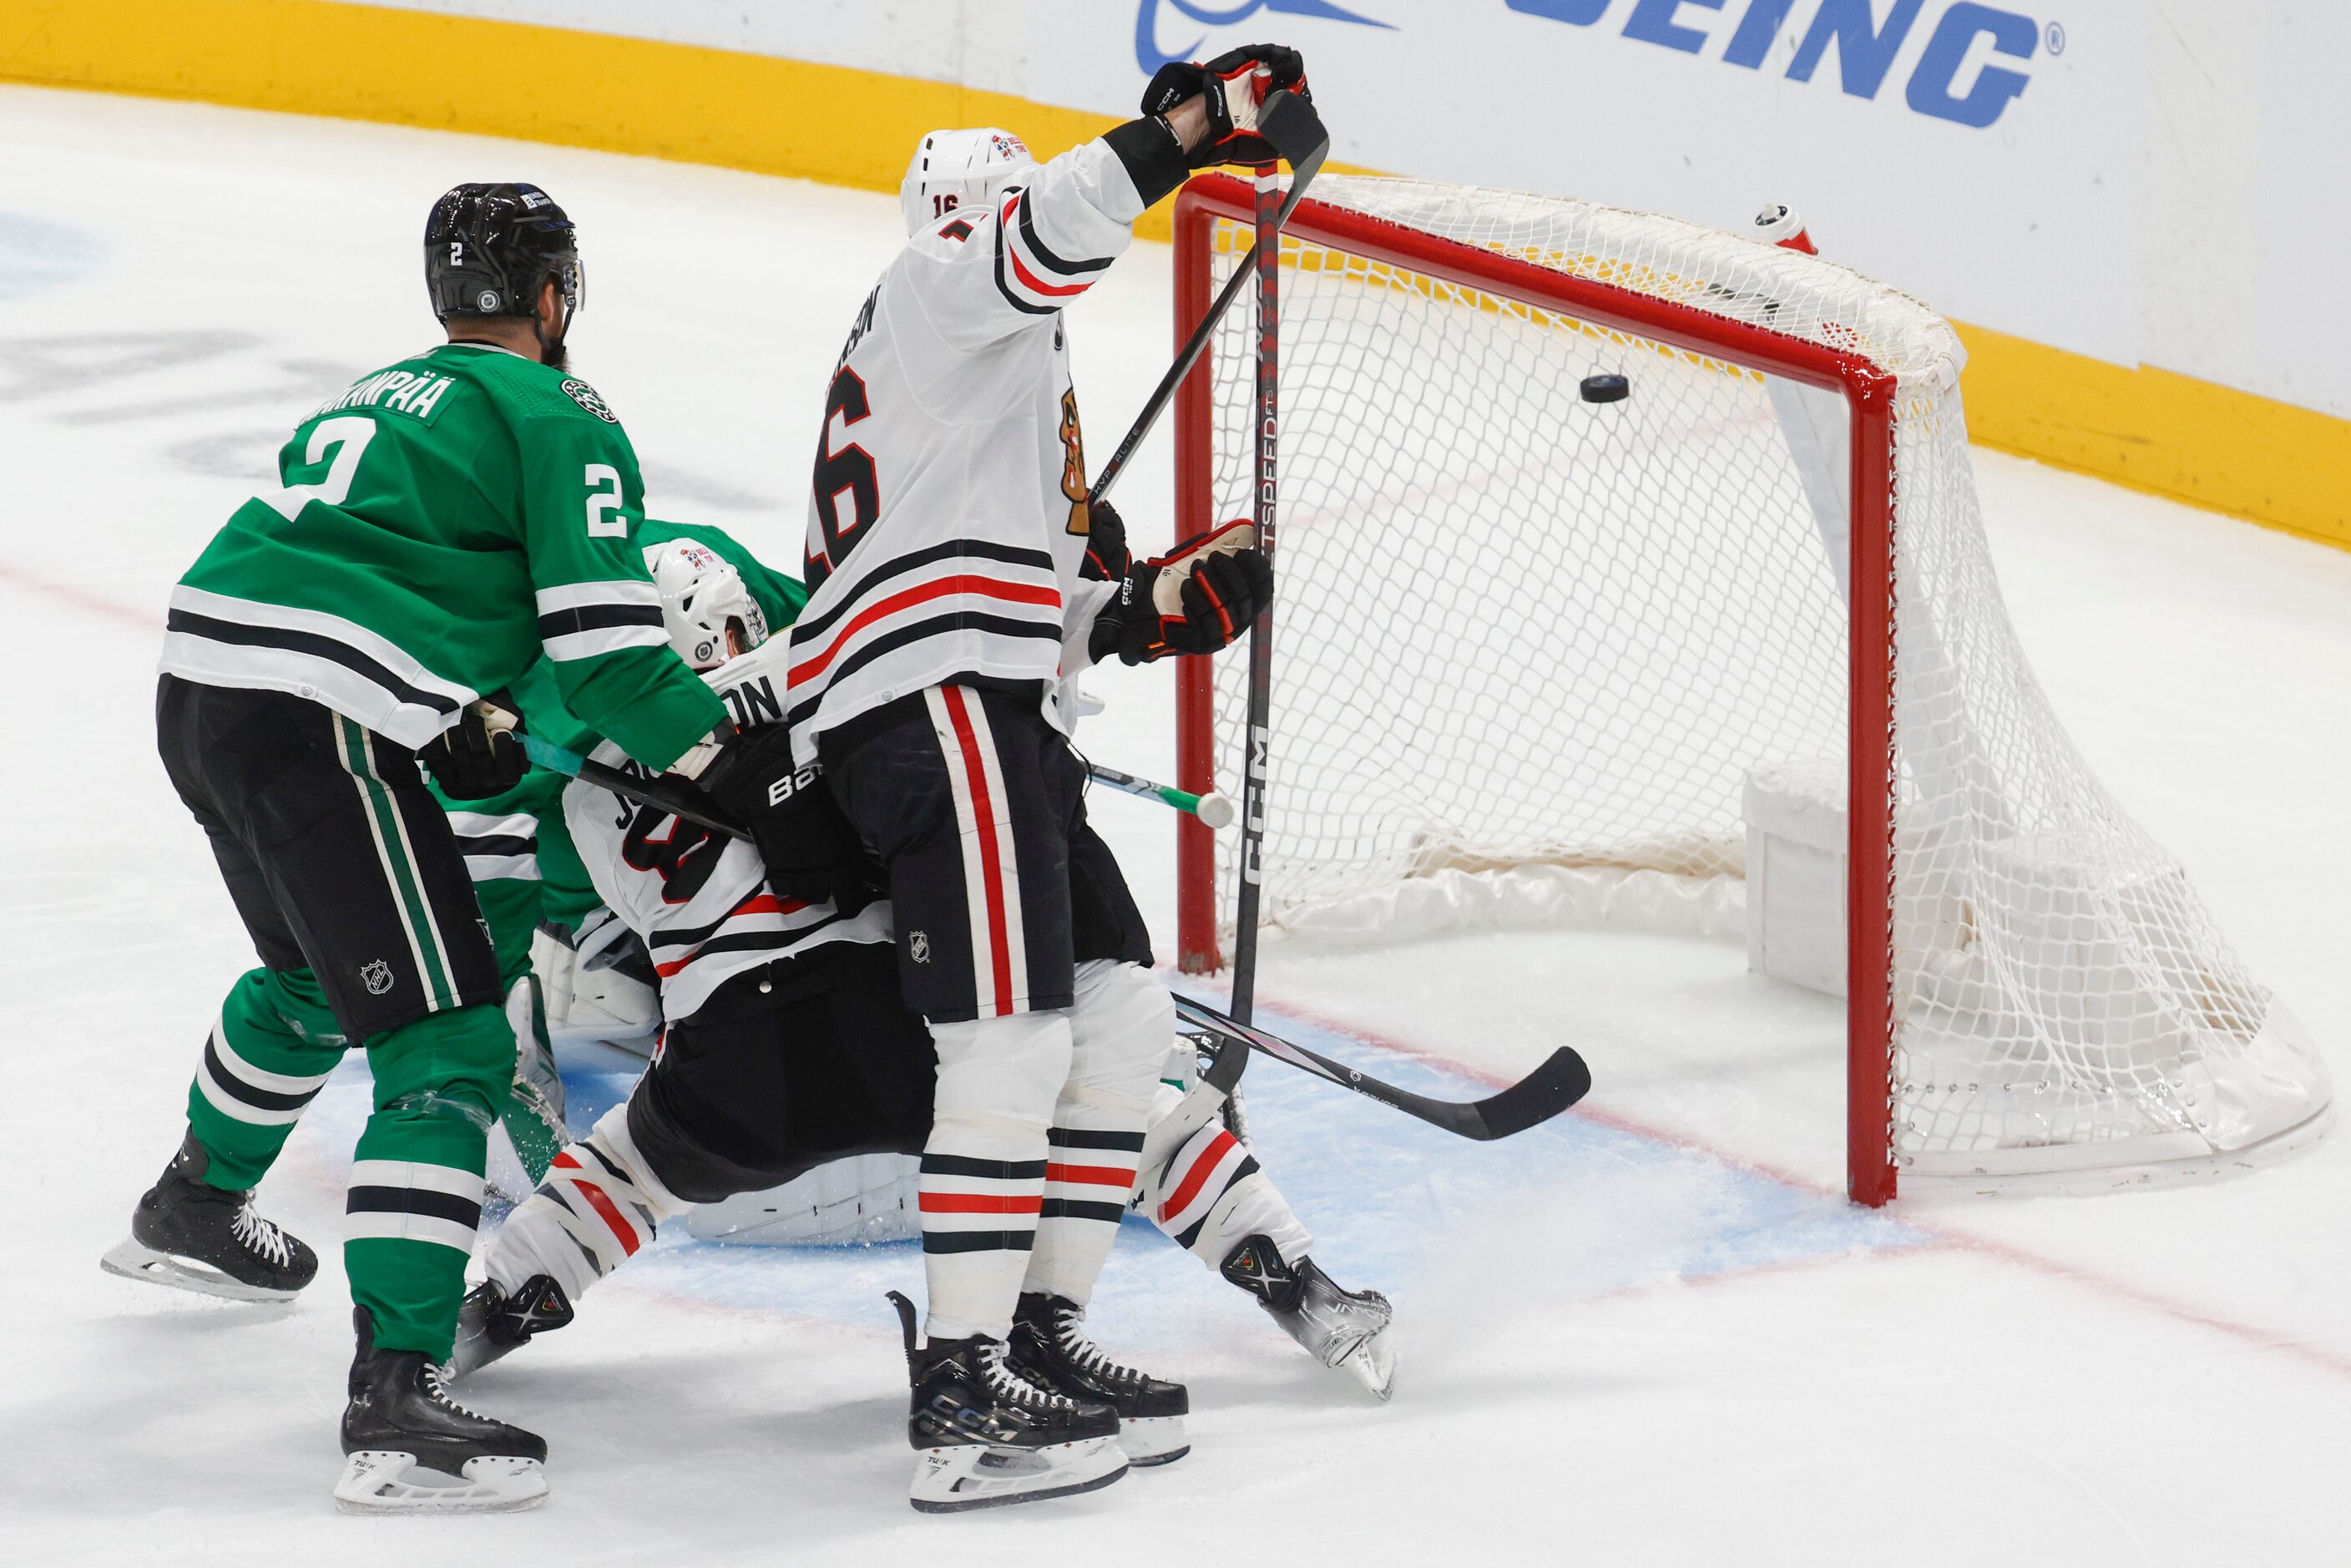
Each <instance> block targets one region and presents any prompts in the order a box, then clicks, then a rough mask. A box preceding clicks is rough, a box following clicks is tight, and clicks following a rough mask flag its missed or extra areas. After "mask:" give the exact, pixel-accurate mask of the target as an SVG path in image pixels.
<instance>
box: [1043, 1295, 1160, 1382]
mask: <svg viewBox="0 0 2351 1568" xmlns="http://www.w3.org/2000/svg"><path fill="white" fill-rule="evenodd" d="M1085 1322H1086V1314H1085V1310H1084V1309H1083V1308H1081V1307H1056V1308H1054V1309H1053V1343H1055V1344H1056V1345H1057V1346H1059V1347H1060V1349H1061V1354H1063V1355H1066V1356H1068V1357H1069V1358H1070V1360H1071V1362H1072V1363H1074V1364H1076V1365H1078V1366H1079V1367H1080V1368H1081V1369H1082V1370H1084V1371H1087V1372H1090V1373H1092V1374H1093V1375H1095V1376H1097V1377H1102V1378H1107V1379H1108V1380H1109V1381H1111V1382H1113V1383H1141V1382H1142V1381H1143V1380H1144V1376H1143V1370H1142V1369H1141V1368H1140V1367H1134V1366H1125V1365H1122V1364H1120V1363H1118V1362H1115V1361H1113V1360H1112V1359H1111V1358H1110V1355H1109V1354H1108V1353H1107V1352H1105V1351H1104V1350H1103V1349H1102V1346H1100V1345H1098V1344H1096V1343H1094V1342H1093V1341H1092V1340H1091V1339H1088V1338H1087V1337H1086V1332H1085Z"/></svg>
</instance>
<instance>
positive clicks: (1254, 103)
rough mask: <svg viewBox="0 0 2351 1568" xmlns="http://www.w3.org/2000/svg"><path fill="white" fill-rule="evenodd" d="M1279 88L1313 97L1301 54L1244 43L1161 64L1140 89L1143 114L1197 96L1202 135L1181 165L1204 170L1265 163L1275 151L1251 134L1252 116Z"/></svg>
mask: <svg viewBox="0 0 2351 1568" xmlns="http://www.w3.org/2000/svg"><path fill="white" fill-rule="evenodd" d="M1259 66H1264V67H1266V68H1268V69H1270V70H1271V71H1272V73H1273V79H1272V80H1270V81H1268V82H1260V81H1259V80H1258V79H1257V68H1259ZM1282 89H1289V90H1290V91H1292V92H1295V93H1296V94H1298V96H1299V97H1301V98H1303V99H1312V98H1313V96H1314V95H1313V94H1312V93H1311V92H1309V91H1307V89H1306V60H1305V57H1303V56H1301V54H1299V52H1298V51H1297V50H1296V49H1286V48H1284V47H1281V46H1280V44H1245V45H1243V46H1242V47H1239V48H1238V49H1233V50H1229V51H1228V52H1227V53H1225V54H1221V55H1218V56H1217V57H1216V58H1215V59H1213V60H1210V61H1209V62H1208V63H1207V65H1205V66H1204V65H1198V64H1195V63H1193V62H1191V61H1188V60H1170V61H1169V62H1168V63H1167V64H1165V65H1164V66H1161V67H1160V68H1159V74H1158V75H1156V76H1155V77H1153V78H1151V85H1150V86H1149V87H1147V88H1145V89H1143V112H1144V114H1145V115H1164V114H1165V113H1166V112H1167V111H1168V110H1171V109H1173V108H1175V106H1176V105H1177V104H1179V103H1182V102H1183V101H1184V100H1185V99H1187V98H1192V97H1195V96H1197V97H1199V98H1201V99H1205V100H1206V102H1207V110H1208V133H1207V135H1206V136H1204V137H1202V138H1201V139H1200V144H1199V145H1198V146H1197V147H1195V148H1194V149H1192V151H1191V152H1190V153H1189V154H1188V155H1187V156H1186V159H1185V162H1186V163H1187V164H1189V165H1190V166H1191V167H1192V168H1195V169H1206V168H1207V167H1208V166H1209V165H1211V164H1214V163H1270V162H1274V161H1275V159H1276V157H1277V156H1278V155H1277V154H1276V153H1275V152H1274V150H1273V148H1272V147H1271V146H1270V144H1269V143H1268V142H1267V141H1266V140H1265V139H1264V138H1263V137H1261V136H1259V135H1258V134H1257V114H1258V110H1259V108H1260V107H1261V106H1262V105H1263V104H1264V102H1265V99H1266V95H1267V94H1269V93H1273V92H1278V91H1280V90H1282Z"/></svg>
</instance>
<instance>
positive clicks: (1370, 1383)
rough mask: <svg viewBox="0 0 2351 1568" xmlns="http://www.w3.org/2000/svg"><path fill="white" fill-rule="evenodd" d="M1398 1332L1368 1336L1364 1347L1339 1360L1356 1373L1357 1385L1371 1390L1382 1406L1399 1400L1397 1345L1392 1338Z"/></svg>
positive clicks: (1388, 1331)
mask: <svg viewBox="0 0 2351 1568" xmlns="http://www.w3.org/2000/svg"><path fill="white" fill-rule="evenodd" d="M1394 1333H1395V1330H1394V1329H1392V1328H1384V1329H1382V1330H1380V1332H1379V1333H1375V1334H1369V1335H1366V1336H1365V1337H1364V1340H1363V1341H1362V1343H1359V1344H1357V1345H1356V1346H1355V1348H1354V1349H1353V1350H1351V1351H1349V1352H1348V1353H1347V1354H1345V1355H1343V1356H1342V1357H1340V1359H1339V1364H1340V1365H1342V1366H1343V1367H1345V1368H1346V1369H1347V1370H1348V1371H1350V1372H1352V1373H1353V1374H1354V1375H1355V1378H1356V1381H1358V1382H1360V1383H1361V1384H1362V1385H1364V1387H1366V1388H1368V1389H1370V1390H1371V1391H1372V1394H1373V1396H1374V1397H1376V1398H1377V1399H1378V1400H1379V1401H1380V1402H1381V1403H1382V1404H1385V1403H1386V1402H1387V1401H1388V1400H1389V1399H1391V1398H1393V1397H1395V1374H1396V1353H1395V1340H1394V1339H1393V1338H1391V1337H1390V1336H1391V1335H1392V1334H1394Z"/></svg>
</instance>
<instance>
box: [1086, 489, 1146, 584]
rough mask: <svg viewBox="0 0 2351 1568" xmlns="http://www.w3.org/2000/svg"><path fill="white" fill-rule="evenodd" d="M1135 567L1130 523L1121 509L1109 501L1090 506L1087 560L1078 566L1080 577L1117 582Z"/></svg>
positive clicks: (1088, 513) (1091, 503)
mask: <svg viewBox="0 0 2351 1568" xmlns="http://www.w3.org/2000/svg"><path fill="white" fill-rule="evenodd" d="M1132 566H1134V552H1133V551H1131V550H1129V549H1127V548H1126V519H1125V518H1123V517H1120V516H1119V515H1118V508H1117V507H1113V506H1112V505H1111V504H1110V503H1109V502H1108V501H1089V502H1088V503H1086V559H1083V560H1081V561H1080V562H1079V563H1078V575H1079V576H1080V577H1083V578H1090V579H1092V580H1093V581H1095V582H1117V581H1119V580H1121V579H1123V578H1124V577H1125V576H1126V574H1127V570H1128V569H1129V568H1131V567H1132Z"/></svg>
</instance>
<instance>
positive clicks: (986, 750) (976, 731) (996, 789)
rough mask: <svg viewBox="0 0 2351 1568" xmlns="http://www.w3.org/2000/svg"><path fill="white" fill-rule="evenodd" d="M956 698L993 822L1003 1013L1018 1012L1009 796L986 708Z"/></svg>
mask: <svg viewBox="0 0 2351 1568" xmlns="http://www.w3.org/2000/svg"><path fill="white" fill-rule="evenodd" d="M956 695H958V696H961V697H963V698H964V702H963V710H964V717H965V718H966V719H967V721H968V722H969V723H970V725H971V729H972V735H973V737H975V738H976V739H977V741H978V743H979V767H980V775H981V779H982V780H983V782H984V783H985V784H986V786H987V801H988V804H989V806H990V807H991V808H992V811H993V815H994V817H995V819H996V864H997V868H998V869H997V883H998V887H999V889H1000V890H1001V892H1002V894H1003V899H1004V911H1003V923H1004V936H1003V942H1004V948H1005V951H1004V955H1003V961H1004V962H1005V963H1006V964H1007V965H1008V967H1010V969H1011V971H1012V995H1011V998H1010V1001H1011V1006H1010V1007H1008V1008H1007V1009H1004V1010H1006V1011H1008V1012H1019V1011H1020V1010H1021V1009H1025V1008H1026V1007H1028V1005H1029V939H1028V934H1027V932H1026V931H1025V930H1024V929H1023V928H1022V926H1021V921H1020V862H1019V861H1018V860H1016V859H1015V858H1014V857H1013V853H1012V842H1013V841H1012V814H1011V812H1010V811H1008V810H1006V809H1005V808H1006V805H1007V803H1008V801H1009V800H1011V797H1010V796H1008V795H1007V794H1006V793H1005V791H1004V764H1003V762H1002V761H1001V760H1000V759H999V758H998V756H997V751H996V732H995V731H994V730H993V729H991V728H990V727H988V723H987V704H986V703H983V702H981V701H980V700H979V699H978V698H977V697H976V696H972V695H969V694H967V693H966V692H964V691H962V690H961V689H960V688H957V691H956Z"/></svg>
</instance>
